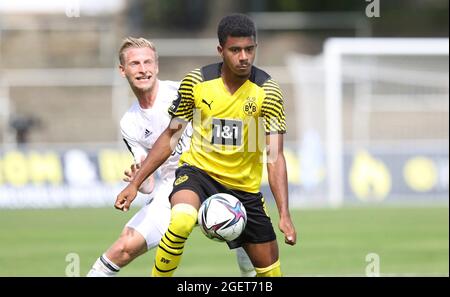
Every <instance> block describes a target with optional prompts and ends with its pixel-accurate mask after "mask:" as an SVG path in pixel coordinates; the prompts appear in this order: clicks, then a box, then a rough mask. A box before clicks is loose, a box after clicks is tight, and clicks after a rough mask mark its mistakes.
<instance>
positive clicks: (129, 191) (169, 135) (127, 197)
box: [114, 119, 187, 211]
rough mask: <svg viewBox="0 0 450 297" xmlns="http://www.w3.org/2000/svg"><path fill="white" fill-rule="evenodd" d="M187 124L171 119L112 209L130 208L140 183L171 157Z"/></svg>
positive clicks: (118, 196) (125, 209) (124, 209)
mask: <svg viewBox="0 0 450 297" xmlns="http://www.w3.org/2000/svg"><path fill="white" fill-rule="evenodd" d="M186 125H187V122H183V121H180V120H178V119H172V121H171V122H170V124H169V126H168V127H167V128H166V130H164V132H163V133H162V134H161V135H160V136H159V137H158V140H156V142H155V145H154V146H153V149H152V150H151V152H150V153H149V154H148V155H147V157H146V158H145V160H144V161H143V162H142V163H141V167H140V169H139V170H138V171H136V175H135V176H134V178H133V180H132V181H131V182H130V183H129V184H128V185H127V186H126V188H125V189H123V190H122V192H120V193H119V195H117V198H116V202H115V204H114V207H115V208H117V209H120V210H123V211H127V210H128V209H129V208H130V205H131V203H132V202H133V200H134V199H135V198H136V195H137V191H138V189H139V187H140V186H141V184H142V182H143V181H144V180H145V179H147V178H148V177H149V176H150V175H151V174H153V172H155V171H156V169H158V167H159V166H161V165H162V164H163V163H164V162H165V161H166V160H167V159H168V158H169V157H170V155H171V153H172V151H173V149H174V148H175V146H176V144H177V143H178V140H179V139H180V137H181V135H182V133H183V131H184V129H185V128H186Z"/></svg>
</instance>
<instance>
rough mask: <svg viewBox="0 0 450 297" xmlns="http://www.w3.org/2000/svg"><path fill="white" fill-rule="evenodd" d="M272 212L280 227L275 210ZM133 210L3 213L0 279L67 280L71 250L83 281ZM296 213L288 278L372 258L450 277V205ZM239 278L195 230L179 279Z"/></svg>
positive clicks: (394, 267) (403, 270)
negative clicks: (20, 277)
mask: <svg viewBox="0 0 450 297" xmlns="http://www.w3.org/2000/svg"><path fill="white" fill-rule="evenodd" d="M269 208H270V209H271V210H272V218H273V222H274V225H277V224H278V217H277V215H276V213H275V212H274V211H273V210H274V209H275V206H274V205H269ZM133 210H134V211H136V210H137V207H135V208H134V209H133ZM134 211H131V212H130V213H121V212H119V211H116V210H114V209H112V208H110V209H57V210H0V224H1V226H3V227H2V228H1V229H0V276H64V275H65V270H66V266H67V265H68V264H69V262H66V255H67V254H69V253H76V254H78V255H79V259H80V274H81V275H82V276H83V275H85V274H86V273H87V272H88V270H89V269H90V266H91V265H92V263H93V262H94V261H95V259H96V258H97V257H98V256H99V255H100V254H101V253H102V252H103V251H104V250H105V249H106V248H107V247H108V246H109V245H110V244H111V243H112V242H113V241H114V240H115V239H116V238H117V236H118V235H119V233H120V231H121V229H122V227H123V225H124V224H125V223H126V221H127V220H128V219H129V218H130V217H131V215H132V214H133V212H134ZM292 215H293V219H294V223H295V225H296V228H297V232H298V243H297V245H296V246H294V247H292V246H287V245H286V244H284V240H283V237H282V235H281V234H280V233H278V234H277V235H278V242H279V246H280V257H281V263H282V270H283V273H284V275H285V276H311V275H313V276H315V275H319V276H341V275H358V276H363V275H365V269H366V266H367V265H368V263H367V262H366V255H367V254H369V253H376V254H378V255H379V256H380V272H381V274H382V275H389V276H392V275H395V276H400V275H401V276H403V275H405V276H435V275H439V276H440V275H442V276H448V274H449V209H448V207H442V208H433V207H426V208H343V209H339V210H331V209H325V210H293V211H292ZM277 230H278V228H277ZM153 257H154V251H150V252H149V253H147V254H146V255H143V256H141V257H140V258H138V259H137V260H136V261H135V262H132V263H131V264H130V265H129V266H127V267H125V268H124V269H122V271H121V274H120V275H121V276H149V275H150V271H151V267H152V263H153ZM238 274H239V272H238V268H237V265H236V262H235V256H234V253H233V252H231V251H229V250H228V248H227V246H226V245H225V244H222V243H217V242H213V241H210V240H208V239H207V238H206V237H204V236H203V235H202V234H201V232H200V230H199V229H198V228H196V229H194V232H193V234H192V235H191V237H190V238H189V240H188V242H187V245H186V248H185V253H184V256H183V259H182V262H181V265H180V267H179V269H178V270H177V272H176V274H175V275H176V276H237V275H238Z"/></svg>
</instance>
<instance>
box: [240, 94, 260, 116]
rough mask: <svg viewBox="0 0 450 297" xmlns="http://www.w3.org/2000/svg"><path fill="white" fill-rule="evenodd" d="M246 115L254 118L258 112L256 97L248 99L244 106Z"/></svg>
mask: <svg viewBox="0 0 450 297" xmlns="http://www.w3.org/2000/svg"><path fill="white" fill-rule="evenodd" d="M243 109H244V113H245V114H246V115H248V116H252V115H254V114H255V113H256V111H257V110H258V105H256V98H255V97H248V98H247V100H246V101H245V104H244V107H243Z"/></svg>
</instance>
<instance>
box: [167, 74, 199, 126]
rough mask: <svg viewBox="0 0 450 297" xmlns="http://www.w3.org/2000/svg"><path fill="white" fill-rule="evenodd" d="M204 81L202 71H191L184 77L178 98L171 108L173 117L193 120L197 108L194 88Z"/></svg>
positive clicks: (170, 112)
mask: <svg viewBox="0 0 450 297" xmlns="http://www.w3.org/2000/svg"><path fill="white" fill-rule="evenodd" d="M202 80H203V79H202V74H201V72H200V69H196V70H194V71H191V72H189V73H188V74H187V75H186V76H185V77H184V79H183V80H182V81H181V84H180V88H179V89H178V96H177V98H176V99H175V100H174V101H173V102H172V105H171V106H170V107H169V114H170V115H171V116H172V117H176V118H180V119H182V120H184V121H191V120H192V118H193V115H194V107H195V104H194V87H195V85H196V84H198V83H199V82H201V81H202Z"/></svg>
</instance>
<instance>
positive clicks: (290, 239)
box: [266, 134, 297, 245]
mask: <svg viewBox="0 0 450 297" xmlns="http://www.w3.org/2000/svg"><path fill="white" fill-rule="evenodd" d="M266 143H267V173H268V177H269V185H270V189H271V191H272V194H273V196H274V198H275V201H276V203H277V208H278V213H279V215H280V222H279V225H278V226H279V228H280V230H281V232H283V233H284V236H285V242H286V243H287V244H290V245H294V244H295V243H296V242H297V233H296V232H295V227H294V224H293V223H292V220H291V215H290V213H289V200H288V182H287V170H286V160H285V159H284V153H283V134H270V135H267V136H266Z"/></svg>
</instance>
